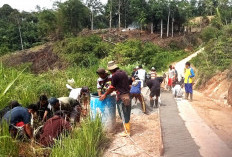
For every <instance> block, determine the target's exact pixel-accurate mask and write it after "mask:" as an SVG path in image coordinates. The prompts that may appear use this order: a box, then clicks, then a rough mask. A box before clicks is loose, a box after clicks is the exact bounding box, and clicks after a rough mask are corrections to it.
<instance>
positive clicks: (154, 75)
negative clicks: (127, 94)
mask: <svg viewBox="0 0 232 157" xmlns="http://www.w3.org/2000/svg"><path fill="white" fill-rule="evenodd" d="M149 74H150V78H151V80H154V79H155V78H156V76H157V73H156V70H155V68H154V67H152V68H151V71H150V73H149Z"/></svg>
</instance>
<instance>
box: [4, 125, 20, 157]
mask: <svg viewBox="0 0 232 157" xmlns="http://www.w3.org/2000/svg"><path fill="white" fill-rule="evenodd" d="M0 145H1V147H0V156H13V157H14V156H18V153H19V144H18V142H17V141H16V140H14V139H12V138H11V135H10V133H9V126H8V125H7V124H6V123H3V124H2V125H1V127H0Z"/></svg>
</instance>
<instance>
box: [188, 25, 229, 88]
mask: <svg viewBox="0 0 232 157" xmlns="http://www.w3.org/2000/svg"><path fill="white" fill-rule="evenodd" d="M212 30H214V31H213V32H212ZM201 36H202V39H204V41H205V51H204V52H203V53H201V54H199V55H198V56H197V57H195V58H193V59H192V61H191V62H192V63H193V64H194V66H195V67H196V68H197V69H198V78H200V81H199V84H198V86H200V85H203V84H204V83H205V82H206V81H207V80H208V79H210V78H211V77H212V76H214V75H215V74H216V73H217V72H220V71H224V70H225V69H228V68H230V66H231V63H232V25H227V26H223V27H222V28H220V29H218V28H216V27H207V28H205V30H203V32H202V34H201Z"/></svg>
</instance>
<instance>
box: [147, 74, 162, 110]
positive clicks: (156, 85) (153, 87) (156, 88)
mask: <svg viewBox="0 0 232 157" xmlns="http://www.w3.org/2000/svg"><path fill="white" fill-rule="evenodd" d="M162 82H163V78H162V77H157V78H155V79H154V80H149V81H148V82H147V86H148V87H149V89H150V91H151V92H150V106H151V107H153V106H154V100H153V97H154V96H156V98H155V107H158V100H159V96H160V85H161V83H162Z"/></svg>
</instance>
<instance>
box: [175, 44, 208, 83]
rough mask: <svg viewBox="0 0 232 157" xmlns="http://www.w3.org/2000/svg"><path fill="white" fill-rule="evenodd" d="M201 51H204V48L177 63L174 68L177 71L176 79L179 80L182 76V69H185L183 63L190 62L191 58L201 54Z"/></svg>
mask: <svg viewBox="0 0 232 157" xmlns="http://www.w3.org/2000/svg"><path fill="white" fill-rule="evenodd" d="M202 51H204V48H201V49H200V50H198V51H197V52H195V53H193V54H192V55H190V56H188V57H187V58H185V59H183V60H181V61H180V62H177V63H176V64H175V68H176V70H177V71H178V79H179V80H180V79H181V76H184V67H185V63H186V62H188V61H190V60H191V59H192V58H194V57H196V56H197V55H198V54H199V53H201V52H202Z"/></svg>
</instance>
